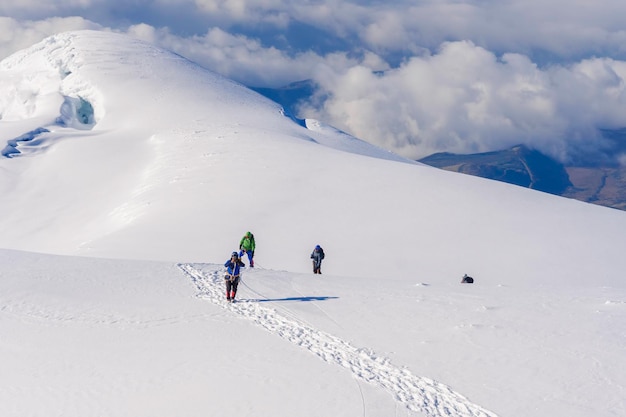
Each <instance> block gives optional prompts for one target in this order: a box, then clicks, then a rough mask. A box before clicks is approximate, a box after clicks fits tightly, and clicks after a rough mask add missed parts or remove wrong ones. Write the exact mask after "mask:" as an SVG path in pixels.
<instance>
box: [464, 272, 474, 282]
mask: <svg viewBox="0 0 626 417" xmlns="http://www.w3.org/2000/svg"><path fill="white" fill-rule="evenodd" d="M473 283H474V278H472V277H470V276H468V275H467V274H465V275H463V279H462V280H461V284H473Z"/></svg>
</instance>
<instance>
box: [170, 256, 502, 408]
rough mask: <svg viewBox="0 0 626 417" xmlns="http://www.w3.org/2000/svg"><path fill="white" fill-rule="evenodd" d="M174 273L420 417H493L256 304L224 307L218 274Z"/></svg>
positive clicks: (447, 391)
mask: <svg viewBox="0 0 626 417" xmlns="http://www.w3.org/2000/svg"><path fill="white" fill-rule="evenodd" d="M179 267H180V268H181V269H182V270H183V271H184V272H185V274H187V275H188V276H189V277H190V278H191V279H192V280H193V282H194V283H195V285H196V286H197V288H198V290H199V297H202V298H205V299H207V300H210V301H211V302H213V303H214V304H217V305H219V306H221V307H223V308H225V309H228V310H230V311H232V312H233V313H234V314H238V315H240V316H243V317H245V318H248V319H250V320H252V321H254V322H255V323H257V324H259V325H260V326H262V327H264V328H265V329H267V330H269V331H270V332H272V333H274V334H277V335H279V336H280V337H282V338H284V339H287V340H289V341H290V342H292V343H294V344H296V345H298V346H300V347H303V348H305V349H308V350H309V351H311V352H312V353H314V354H315V355H317V356H319V357H320V358H322V359H323V360H325V361H326V362H329V363H334V364H338V365H341V366H342V367H344V368H348V369H349V370H350V371H351V372H352V373H353V374H354V375H355V376H356V377H358V378H359V379H362V380H364V381H367V382H369V383H371V384H374V385H377V386H380V387H383V388H385V389H386V390H387V391H389V392H390V393H391V394H392V395H393V397H394V398H395V399H396V400H397V401H399V402H401V403H403V404H404V405H405V406H406V407H407V408H408V409H409V410H412V411H417V412H421V413H424V414H425V415H426V416H428V417H439V416H458V417H479V416H480V417H482V416H488V417H497V416H496V414H494V413H492V412H490V411H487V410H485V409H484V408H482V407H480V406H478V405H476V404H473V403H472V402H471V401H469V400H468V399H467V398H465V397H463V396H462V395H460V394H459V393H457V392H454V391H453V390H452V389H450V388H449V387H447V386H446V385H443V384H441V383H438V382H436V381H433V380H431V379H428V378H424V377H419V376H415V375H413V374H412V373H411V372H410V371H409V370H408V369H403V368H399V367H397V366H394V365H393V364H391V363H389V360H388V359H386V358H383V357H379V356H377V355H376V354H375V353H374V352H372V351H371V350H369V349H362V348H356V347H354V346H352V345H350V344H349V343H347V342H345V341H343V340H341V339H339V338H338V337H335V336H333V335H331V334H328V333H325V332H322V331H319V330H316V329H314V328H312V327H310V326H308V325H306V324H304V323H302V322H300V321H299V320H297V319H295V318H288V317H285V316H283V315H281V314H280V313H278V312H277V311H276V310H274V309H271V308H268V307H264V306H261V305H260V304H259V303H254V302H238V303H228V302H227V301H226V300H225V297H224V282H223V274H224V272H223V270H222V269H217V270H212V271H210V272H209V273H204V272H203V271H201V270H199V269H196V268H194V266H193V265H192V264H180V265H179Z"/></svg>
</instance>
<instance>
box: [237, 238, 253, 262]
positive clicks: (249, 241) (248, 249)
mask: <svg viewBox="0 0 626 417" xmlns="http://www.w3.org/2000/svg"><path fill="white" fill-rule="evenodd" d="M255 247H256V244H255V243H254V235H253V234H252V233H250V232H247V233H246V234H245V235H244V237H242V238H241V240H240V241H239V256H240V257H243V254H244V253H245V254H247V255H248V261H249V262H250V268H254V259H252V258H253V257H254V248H255Z"/></svg>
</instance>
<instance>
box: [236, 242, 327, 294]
mask: <svg viewBox="0 0 626 417" xmlns="http://www.w3.org/2000/svg"><path fill="white" fill-rule="evenodd" d="M255 249H256V242H255V241H254V235H253V234H252V232H246V234H245V235H244V236H243V237H242V238H241V240H240V241H239V252H233V253H232V254H231V256H230V259H229V260H227V261H226V262H225V263H224V267H225V268H226V273H225V275H224V282H225V283H226V300H228V301H229V302H233V301H235V295H236V294H237V286H238V285H239V281H240V278H241V268H242V267H244V268H245V266H246V264H244V263H243V255H244V254H245V255H246V256H247V258H248V266H249V267H250V268H254V250H255ZM324 256H325V255H324V249H322V247H321V246H320V245H316V246H315V248H314V249H313V252H312V253H311V259H312V260H313V273H314V274H321V273H322V260H323V259H324Z"/></svg>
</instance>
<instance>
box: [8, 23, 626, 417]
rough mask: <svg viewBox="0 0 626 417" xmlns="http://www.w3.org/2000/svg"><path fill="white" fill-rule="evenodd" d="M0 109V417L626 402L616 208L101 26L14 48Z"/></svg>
mask: <svg viewBox="0 0 626 417" xmlns="http://www.w3.org/2000/svg"><path fill="white" fill-rule="evenodd" d="M0 115H1V116H0V117H1V118H0V149H1V150H2V156H1V157H0V193H2V196H3V197H2V202H1V203H0V230H1V231H2V233H0V247H2V248H6V249H10V250H8V251H7V250H3V251H0V258H1V259H2V262H0V285H2V287H1V289H0V335H2V336H0V337H2V339H0V354H2V356H3V357H9V358H10V361H9V362H10V363H11V365H10V367H9V370H8V371H7V372H3V374H2V377H0V404H2V405H0V407H4V411H6V412H7V413H0V414H2V415H15V416H17V415H42V416H43V415H46V416H50V415H59V416H60V415H63V416H84V415H108V416H141V415H146V416H152V417H154V416H158V415H170V416H171V415H177V416H184V415H189V416H192V415H199V414H202V415H216V416H218V415H224V414H223V413H224V411H223V410H224V407H225V406H227V405H230V406H232V407H234V411H233V412H234V413H235V414H232V413H228V414H229V415H240V416H241V415H255V416H257V415H273V416H283V415H284V416H291V415H366V416H370V417H372V416H389V415H420V416H442V415H460V416H478V415H493V414H495V415H501V416H529V415H533V416H546V417H547V416H554V415H568V416H569V417H575V416H580V417H583V416H588V415H594V416H616V415H622V414H624V413H625V412H626V403H625V401H624V399H623V398H624V396H623V392H624V389H625V388H624V387H626V379H625V378H626V377H624V375H626V357H625V354H624V352H623V345H624V342H625V337H626V324H625V323H626V320H624V318H626V309H625V308H624V306H626V285H625V281H624V278H623V277H622V275H621V274H622V271H624V270H626V257H624V256H623V255H622V252H623V248H624V247H626V233H625V232H626V213H624V212H621V211H617V210H611V209H606V208H602V207H597V206H592V205H588V204H584V203H580V202H577V201H573V200H567V199H562V198H559V197H555V196H551V195H548V194H543V193H538V192H534V191H532V190H526V189H522V188H518V187H515V186H510V185H507V184H502V183H496V182H491V181H487V180H483V179H480V178H475V177H469V176H463V175H458V174H453V173H449V172H445V171H440V170H437V169H434V168H431V167H427V166H424V165H421V164H417V163H413V162H411V161H406V160H404V159H402V158H400V157H397V156H395V155H393V154H390V153H389V152H386V151H384V150H381V149H378V148H375V147H373V146H370V145H368V144H366V143H364V142H362V141H360V140H358V139H355V138H352V137H349V136H348V135H345V134H343V133H341V132H339V131H336V130H335V129H333V128H332V127H330V126H324V125H323V124H322V123H320V122H318V121H313V120H308V121H306V126H307V127H306V128H305V127H302V126H300V125H299V124H297V123H294V122H293V121H292V120H290V119H289V118H288V117H285V116H284V115H283V112H282V109H281V108H280V107H279V106H278V105H276V104H275V103H273V102H271V101H269V100H267V99H265V98H263V97H262V96H260V95H258V94H256V93H254V92H252V91H250V90H248V89H246V88H244V87H243V86H241V85H238V84H236V83H234V82H232V81H229V80H226V79H224V78H222V77H220V76H218V75H216V74H213V73H211V72H208V71H206V70H204V69H202V68H200V67H198V66H196V65H195V64H193V63H190V62H189V61H187V60H185V59H183V58H182V57H180V56H177V55H174V54H171V53H169V52H167V51H163V50H160V49H157V48H154V47H153V46H150V45H147V44H145V43H143V42H140V41H137V40H133V39H131V38H128V37H124V36H121V35H116V34H112V33H105V32H92V31H82V32H71V33H64V34H60V35H56V36H53V37H51V38H48V39H46V40H44V41H43V42H41V43H39V44H37V45H34V46H33V47H31V48H29V49H27V50H24V51H22V52H19V53H17V54H15V55H13V56H11V57H9V58H7V59H5V60H4V61H2V62H1V63H0ZM248 230H250V231H252V232H253V233H254V234H255V237H256V240H257V251H256V256H255V259H256V262H257V265H258V266H259V267H260V268H258V269H256V270H252V271H246V272H245V274H244V277H245V278H244V284H245V285H243V287H242V290H241V296H242V297H244V298H247V299H249V300H251V301H252V302H249V303H241V304H235V305H232V306H231V305H227V304H225V303H224V302H223V301H222V300H221V299H220V297H219V294H220V291H221V282H220V273H221V272H220V266H219V265H220V264H222V263H223V262H224V261H225V260H226V258H227V257H228V256H229V254H230V252H231V251H232V250H234V249H236V248H237V245H238V242H239V239H240V238H241V236H242V235H243V234H244V233H245V232H246V231H248ZM315 244H321V245H322V246H323V247H324V249H325V251H326V253H327V259H326V260H325V261H324V264H323V267H322V270H323V271H324V275H322V276H313V275H312V274H310V273H309V269H310V260H309V254H310V252H311V250H312V248H313V246H315ZM15 250H20V251H29V252H45V253H48V254H56V255H72V256H70V257H58V256H50V255H34V254H32V253H31V254H25V253H22V252H19V251H15ZM77 255H81V256H88V257H89V258H83V257H77ZM95 258H101V259H99V260H98V259H95ZM102 258H117V259H122V258H123V259H127V260H111V259H109V260H105V259H102ZM155 261H163V262H164V263H163V262H155ZM179 263H180V265H177V264H179ZM464 273H468V274H470V275H473V276H474V277H475V278H476V284H474V285H473V286H466V285H460V284H459V281H460V278H461V276H462V275H463V274H464ZM289 342H291V343H289ZM310 353H314V355H311V354H310ZM315 356H317V357H318V358H316V357H315ZM33 358H36V359H33ZM233 358H234V359H233ZM319 358H321V359H322V360H321V361H320V360H319ZM233 385H236V386H237V387H238V389H237V390H236V393H235V397H236V398H234V399H232V400H231V398H230V397H229V395H228V394H229V393H230V391H229V390H228V389H227V388H230V387H232V386H233ZM50 410H52V411H50ZM0 411H3V409H2V408H0ZM22 411H24V412H22Z"/></svg>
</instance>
